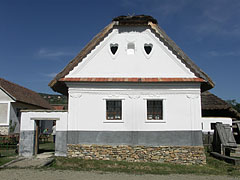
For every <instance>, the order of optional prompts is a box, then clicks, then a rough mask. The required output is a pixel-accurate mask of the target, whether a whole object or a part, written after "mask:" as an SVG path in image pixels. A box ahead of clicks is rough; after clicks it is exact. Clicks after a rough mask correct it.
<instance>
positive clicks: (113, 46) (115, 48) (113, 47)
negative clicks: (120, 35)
mask: <svg viewBox="0 0 240 180" xmlns="http://www.w3.org/2000/svg"><path fill="white" fill-rule="evenodd" d="M110 49H111V52H112V54H113V55H115V54H116V52H117V50H118V44H110Z"/></svg>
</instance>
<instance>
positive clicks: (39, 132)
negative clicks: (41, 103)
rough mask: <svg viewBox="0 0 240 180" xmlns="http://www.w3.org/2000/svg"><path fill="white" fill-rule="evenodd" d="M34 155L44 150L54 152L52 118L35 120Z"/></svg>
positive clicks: (53, 122) (53, 123)
mask: <svg viewBox="0 0 240 180" xmlns="http://www.w3.org/2000/svg"><path fill="white" fill-rule="evenodd" d="M35 123H36V133H35V134H36V136H35V147H34V150H35V155H36V154H41V153H45V152H53V153H54V152H55V142H54V138H53V126H54V125H55V124H56V122H55V121H54V120H35Z"/></svg>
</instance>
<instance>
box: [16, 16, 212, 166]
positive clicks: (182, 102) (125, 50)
mask: <svg viewBox="0 0 240 180" xmlns="http://www.w3.org/2000/svg"><path fill="white" fill-rule="evenodd" d="M49 86H50V87H51V88H52V89H53V90H54V91H57V92H59V93H62V94H65V95H68V97H69V107H68V113H67V118H65V120H59V121H57V139H56V154H61V155H66V156H71V157H80V158H85V159H105V160H127V161H157V162H163V161H164V162H176V163H196V164H199V163H200V164H201V163H205V155H204V149H203V143H202V127H201V97H200V96H201V91H202V92H203V91H206V90H208V89H211V88H212V87H214V83H213V82H212V81H211V79H210V78H209V77H208V76H207V75H206V74H205V73H204V72H203V71H202V70H201V69H200V68H198V67H197V65H195V64H194V63H193V61H192V60H191V59H190V58H189V57H188V56H187V55H186V54H185V53H184V52H183V51H182V50H181V49H180V48H179V47H178V46H177V45H176V44H175V43H174V42H173V41H172V40H171V39H170V38H169V37H168V36H167V35H166V33H165V32H164V31H163V30H162V29H161V28H160V27H159V26H158V24H157V21H156V20H155V19H153V18H152V17H150V16H144V15H143V16H120V17H117V18H114V19H113V21H112V23H110V24H109V25H108V26H107V27H105V28H104V29H103V30H102V31H101V32H100V33H99V34H97V35H96V36H95V37H94V38H93V39H92V40H91V41H90V42H89V43H88V44H87V45H86V47H85V48H84V49H83V50H82V51H81V52H80V53H79V54H78V55H77V56H76V57H75V58H74V59H73V60H72V61H71V62H70V63H69V64H68V65H67V66H66V67H65V68H64V69H63V71H62V72H60V73H59V74H58V75H57V76H56V77H55V78H54V79H53V80H52V82H51V83H50V84H49ZM30 113H31V112H25V115H24V116H25V117H26V119H25V121H31V120H32V121H33V120H37V119H38V118H39V119H41V114H38V118H31V116H30ZM56 118H57V115H56V117H55V119H56ZM58 127H61V128H58ZM32 128H34V126H32ZM22 129H23V130H21V133H22V134H25V135H26V133H28V132H29V131H24V127H23V128H22ZM32 130H34V129H32ZM22 137H23V136H22ZM20 151H21V149H20ZM22 152H29V153H30V154H31V153H32V154H34V152H33V149H31V148H30V149H27V148H24V138H22ZM59 152H61V153H59ZM20 154H21V152H20ZM196 157H197V158H196Z"/></svg>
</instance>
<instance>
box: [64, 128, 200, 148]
mask: <svg viewBox="0 0 240 180" xmlns="http://www.w3.org/2000/svg"><path fill="white" fill-rule="evenodd" d="M67 144H99V145H144V146H202V145H203V143H202V131H68V134H67Z"/></svg>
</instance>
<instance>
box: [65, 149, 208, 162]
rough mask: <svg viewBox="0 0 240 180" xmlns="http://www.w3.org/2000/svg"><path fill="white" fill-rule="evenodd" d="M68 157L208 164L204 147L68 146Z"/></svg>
mask: <svg viewBox="0 0 240 180" xmlns="http://www.w3.org/2000/svg"><path fill="white" fill-rule="evenodd" d="M68 157H79V158H82V159H95V160H114V161H116V160H117V161H129V162H171V163H177V164H206V156H205V153H204V148H203V147H202V146H160V147H146V146H128V145H119V146H110V145H80V144H77V145H76V144H68Z"/></svg>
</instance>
